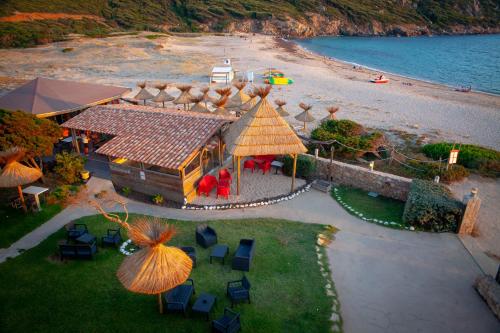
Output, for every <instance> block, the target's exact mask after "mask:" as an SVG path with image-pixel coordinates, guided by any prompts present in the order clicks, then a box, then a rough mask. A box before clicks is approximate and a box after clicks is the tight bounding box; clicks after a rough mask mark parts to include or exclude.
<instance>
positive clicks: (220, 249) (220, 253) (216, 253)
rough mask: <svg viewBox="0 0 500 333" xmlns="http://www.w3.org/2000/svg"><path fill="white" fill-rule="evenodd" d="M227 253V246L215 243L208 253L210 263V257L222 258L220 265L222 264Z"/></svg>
mask: <svg viewBox="0 0 500 333" xmlns="http://www.w3.org/2000/svg"><path fill="white" fill-rule="evenodd" d="M228 253H229V246H227V245H223V244H219V245H215V246H214V249H213V250H212V253H211V254H210V263H212V258H219V259H222V265H224V258H225V257H226V256H227V254H228Z"/></svg>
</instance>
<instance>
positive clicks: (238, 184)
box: [236, 156, 241, 195]
mask: <svg viewBox="0 0 500 333" xmlns="http://www.w3.org/2000/svg"><path fill="white" fill-rule="evenodd" d="M240 158H241V157H240V156H237V157H236V159H237V163H238V180H237V182H236V194H237V195H240Z"/></svg>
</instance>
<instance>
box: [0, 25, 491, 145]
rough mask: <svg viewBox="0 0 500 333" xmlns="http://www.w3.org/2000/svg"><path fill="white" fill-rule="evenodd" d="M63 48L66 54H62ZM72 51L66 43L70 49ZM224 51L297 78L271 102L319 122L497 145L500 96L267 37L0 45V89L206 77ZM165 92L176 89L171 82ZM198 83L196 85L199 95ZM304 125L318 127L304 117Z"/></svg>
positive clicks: (244, 67) (252, 67) (249, 67)
mask: <svg viewBox="0 0 500 333" xmlns="http://www.w3.org/2000/svg"><path fill="white" fill-rule="evenodd" d="M63 49H66V50H67V51H66V52H62V50H63ZM68 50H69V51H68ZM224 58H230V59H231V61H232V65H233V67H234V68H235V69H236V70H237V71H238V72H239V73H238V74H242V73H245V72H247V71H253V72H254V73H255V79H256V82H255V84H256V85H258V84H262V78H261V74H262V73H263V72H264V71H265V70H266V69H267V68H270V67H272V68H277V69H279V70H282V71H283V72H284V73H285V74H286V76H287V77H290V78H292V79H293V80H294V83H293V84H292V85H289V86H281V87H279V86H276V87H274V89H273V91H272V93H271V98H270V100H274V99H277V98H279V99H284V100H286V101H287V102H288V104H287V105H286V106H285V107H286V108H287V110H288V112H289V113H290V114H291V116H290V117H288V118H287V120H288V121H289V122H290V123H291V124H292V125H293V126H299V125H300V123H299V122H298V121H296V120H295V119H294V118H293V116H294V115H296V114H298V113H300V112H301V109H300V108H299V107H298V104H299V103H300V102H304V103H306V104H310V105H312V106H313V108H312V110H311V113H312V115H313V116H314V117H315V118H316V119H317V121H316V122H318V121H320V120H321V119H322V118H324V117H326V116H327V112H326V108H327V107H328V106H333V105H335V106H339V107H340V111H339V112H338V113H337V115H338V118H339V119H351V120H354V121H357V122H360V123H361V124H363V125H364V126H366V127H368V128H374V129H380V130H383V131H385V132H386V133H388V134H390V133H393V134H394V133H411V134H415V135H416V136H417V137H418V139H419V140H420V141H421V142H432V141H438V140H447V141H452V142H461V143H474V144H479V145H483V146H487V147H492V148H494V149H497V150H500V131H499V129H500V96H497V95H490V94H485V93H478V92H469V93H463V92H457V91H454V90H453V89H452V88H450V87H447V86H444V85H439V84H433V83H428V82H423V81H418V80H413V79H409V78H405V77H400V76H397V75H393V74H386V77H388V78H389V79H390V83H389V84H385V85H384V84H382V85H378V84H372V83H370V82H369V80H370V79H372V78H374V77H375V76H376V75H377V74H380V73H378V72H375V71H373V70H369V69H365V68H359V67H358V68H353V66H352V65H350V64H347V63H342V62H339V61H335V60H332V59H329V58H326V57H324V56H320V55H316V54H313V53H311V52H308V51H307V50H304V49H302V48H300V47H299V46H297V45H296V44H295V43H293V42H289V41H285V40H281V39H277V38H275V37H272V36H264V35H251V34H247V35H245V34H241V35H231V36H229V35H209V34H207V35H194V36H165V37H159V38H154V39H148V38H145V35H144V34H139V35H129V36H120V37H109V38H102V39H90V38H75V39H72V40H68V41H65V42H59V43H53V44H49V45H45V46H40V47H37V48H31V49H10V50H6V49H3V50H0V76H1V78H0V89H2V91H1V92H0V93H2V92H3V93H5V92H6V91H8V90H10V89H12V88H14V87H15V86H17V85H19V84H20V83H19V82H22V80H28V79H32V78H34V77H36V76H44V77H51V78H57V79H67V80H76V81H87V82H96V83H106V84H114V85H122V86H127V87H130V88H134V91H133V92H132V93H131V94H130V96H133V94H134V92H135V91H137V87H136V84H137V82H140V81H148V82H157V81H167V82H170V83H172V84H175V83H192V84H193V85H194V86H195V88H198V87H201V86H203V85H206V84H207V83H208V75H209V73H210V71H211V69H212V67H213V66H216V65H221V64H222V63H223V59H224ZM169 92H171V93H172V94H175V95H177V94H178V92H177V91H176V89H175V88H174V87H170V88H169ZM196 92H197V89H195V93H196ZM308 127H309V128H314V127H315V125H314V124H310V125H309V126H308Z"/></svg>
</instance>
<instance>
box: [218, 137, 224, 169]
mask: <svg viewBox="0 0 500 333" xmlns="http://www.w3.org/2000/svg"><path fill="white" fill-rule="evenodd" d="M223 153H224V152H223V151H222V138H221V137H220V136H219V166H222V164H223V163H224V156H223Z"/></svg>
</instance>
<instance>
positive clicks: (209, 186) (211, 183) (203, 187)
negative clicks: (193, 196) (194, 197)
mask: <svg viewBox="0 0 500 333" xmlns="http://www.w3.org/2000/svg"><path fill="white" fill-rule="evenodd" d="M216 186H217V178H215V177H214V176H212V175H205V176H203V178H202V179H201V180H200V182H199V183H198V195H200V194H202V193H205V196H207V197H208V196H209V195H210V192H212V190H213V189H214V187H216Z"/></svg>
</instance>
